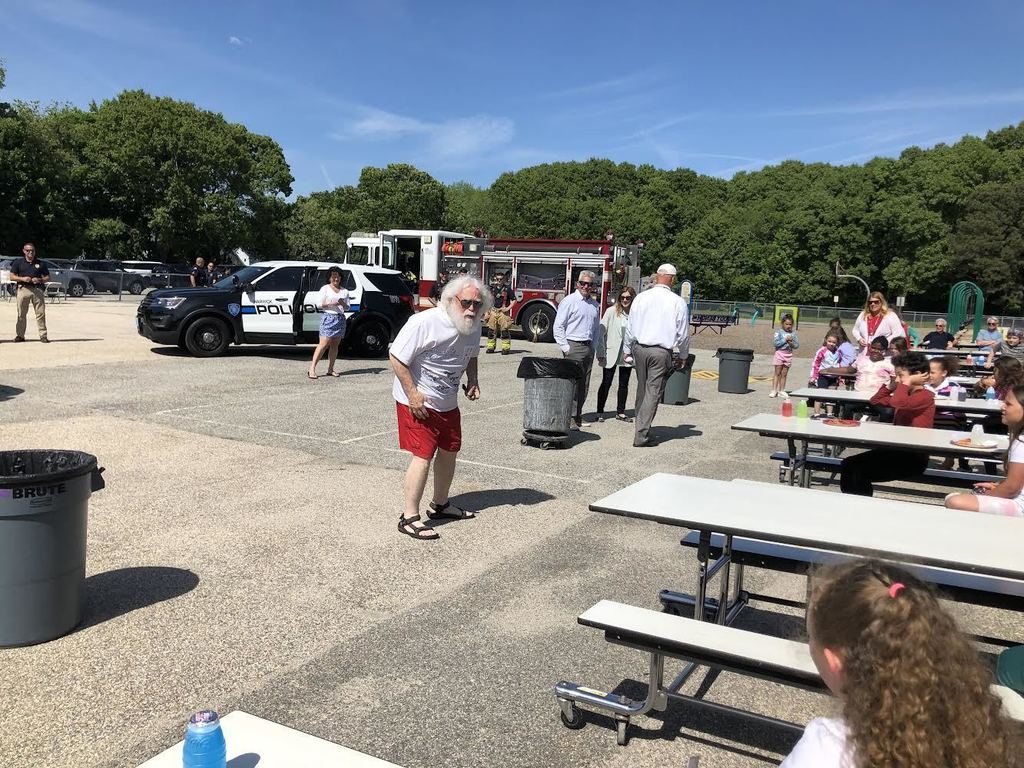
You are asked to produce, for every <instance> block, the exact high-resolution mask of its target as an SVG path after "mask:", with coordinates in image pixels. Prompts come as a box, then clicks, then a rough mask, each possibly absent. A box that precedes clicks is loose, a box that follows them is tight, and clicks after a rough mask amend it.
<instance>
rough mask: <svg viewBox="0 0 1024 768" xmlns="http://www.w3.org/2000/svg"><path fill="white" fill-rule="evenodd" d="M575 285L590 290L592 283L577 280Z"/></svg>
mask: <svg viewBox="0 0 1024 768" xmlns="http://www.w3.org/2000/svg"><path fill="white" fill-rule="evenodd" d="M576 284H577V285H582V286H585V287H587V288H590V287H591V286H592V285H593V283H592V282H590V281H589V280H577V281H576Z"/></svg>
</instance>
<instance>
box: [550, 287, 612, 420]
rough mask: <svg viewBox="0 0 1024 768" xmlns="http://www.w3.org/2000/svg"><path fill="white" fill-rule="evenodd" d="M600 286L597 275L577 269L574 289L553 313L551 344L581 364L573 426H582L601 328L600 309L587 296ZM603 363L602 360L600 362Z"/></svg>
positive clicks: (566, 356)
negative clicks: (577, 276) (553, 335)
mask: <svg viewBox="0 0 1024 768" xmlns="http://www.w3.org/2000/svg"><path fill="white" fill-rule="evenodd" d="M599 288H600V283H598V282H597V275H595V274H594V273H593V272H590V271H588V270H584V271H582V272H580V276H579V278H577V280H576V290H575V291H573V292H572V293H571V294H569V295H568V296H566V297H565V298H564V299H562V300H561V301H560V302H559V303H558V313H557V314H556V315H555V328H554V334H555V343H556V344H558V347H559V349H561V350H562V356H563V357H565V358H566V359H568V360H575V361H577V362H578V363H579V364H580V365H581V366H583V375H582V376H581V377H580V380H579V383H578V384H577V385H576V416H575V417H574V418H573V426H575V427H576V428H577V429H579V428H580V427H581V426H583V402H584V401H585V400H586V399H587V392H588V391H589V390H590V370H591V368H593V367H594V351H595V350H596V349H597V335H598V331H599V330H600V328H601V310H600V308H599V307H598V306H597V302H596V301H594V300H593V299H592V298H591V296H592V295H593V293H594V291H595V290H596V289H599ZM601 365H604V361H601Z"/></svg>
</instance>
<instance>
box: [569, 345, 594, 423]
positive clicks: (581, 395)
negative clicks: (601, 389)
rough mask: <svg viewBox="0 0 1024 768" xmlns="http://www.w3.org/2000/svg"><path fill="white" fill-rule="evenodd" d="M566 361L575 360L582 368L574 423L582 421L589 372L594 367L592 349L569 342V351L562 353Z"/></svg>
mask: <svg viewBox="0 0 1024 768" xmlns="http://www.w3.org/2000/svg"><path fill="white" fill-rule="evenodd" d="M564 356H565V359H566V360H575V361H576V362H578V363H579V364H580V365H582V366H583V376H582V377H580V380H579V382H578V383H577V385H576V421H583V402H584V401H585V400H586V399H587V392H589V391H590V370H591V369H592V368H593V367H594V347H593V345H591V344H587V343H586V342H583V341H573V340H572V339H570V340H569V351H568V352H565V353H564Z"/></svg>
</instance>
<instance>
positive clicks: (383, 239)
mask: <svg viewBox="0 0 1024 768" xmlns="http://www.w3.org/2000/svg"><path fill="white" fill-rule="evenodd" d="M397 252H398V245H397V243H396V242H395V236H394V235H381V236H380V253H379V254H378V260H377V262H376V263H377V266H379V267H384V268H385V269H396V267H395V259H396V254H397Z"/></svg>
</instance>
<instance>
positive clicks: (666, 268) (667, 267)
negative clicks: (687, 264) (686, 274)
mask: <svg viewBox="0 0 1024 768" xmlns="http://www.w3.org/2000/svg"><path fill="white" fill-rule="evenodd" d="M658 274H659V275H672V276H673V277H675V275H676V268H675V267H673V266H672V265H671V264H662V265H661V266H660V267H658Z"/></svg>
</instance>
